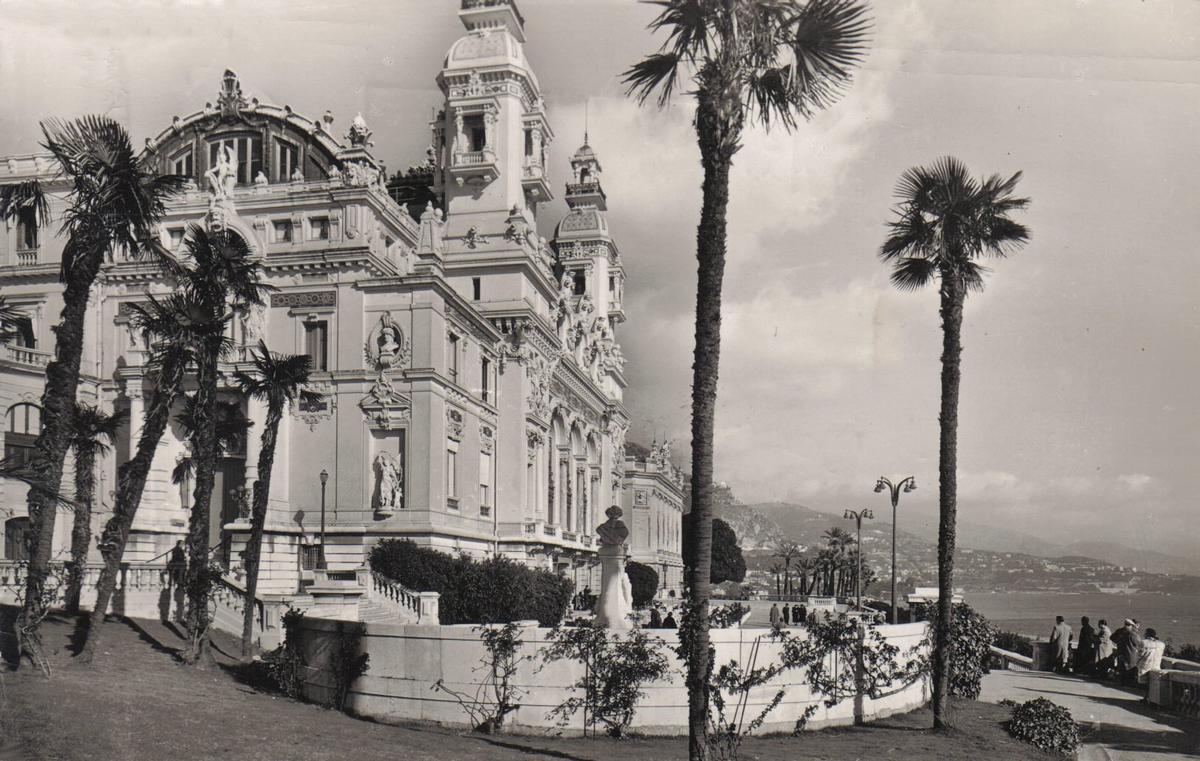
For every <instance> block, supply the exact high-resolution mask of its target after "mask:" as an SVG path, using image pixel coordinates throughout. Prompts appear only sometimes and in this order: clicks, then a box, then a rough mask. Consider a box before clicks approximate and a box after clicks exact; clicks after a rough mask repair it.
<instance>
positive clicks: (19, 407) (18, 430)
mask: <svg viewBox="0 0 1200 761" xmlns="http://www.w3.org/2000/svg"><path fill="white" fill-rule="evenodd" d="M5 417H6V424H5V427H4V459H5V460H7V461H8V462H10V463H12V464H14V465H24V464H25V463H27V462H29V461H30V460H32V459H33V453H34V449H33V443H34V442H35V441H37V437H38V434H40V433H41V432H42V408H41V407H39V406H37V405H36V404H33V403H31V402H19V403H17V404H14V405H13V406H11V407H9V408H8V412H7V413H6V416H5Z"/></svg>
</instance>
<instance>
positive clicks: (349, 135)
mask: <svg viewBox="0 0 1200 761" xmlns="http://www.w3.org/2000/svg"><path fill="white" fill-rule="evenodd" d="M371 135H372V132H371V129H370V128H369V127H367V120H366V119H364V118H363V115H362V111H359V112H358V114H357V115H356V116H355V117H354V120H353V121H351V122H350V129H349V130H347V132H346V139H347V140H349V141H350V145H353V146H355V147H366V148H369V147H371V146H372V145H374V143H372V142H371Z"/></svg>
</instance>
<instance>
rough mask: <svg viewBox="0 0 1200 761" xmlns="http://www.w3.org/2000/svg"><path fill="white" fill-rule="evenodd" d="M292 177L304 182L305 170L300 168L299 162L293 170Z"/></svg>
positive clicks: (295, 180)
mask: <svg viewBox="0 0 1200 761" xmlns="http://www.w3.org/2000/svg"><path fill="white" fill-rule="evenodd" d="M290 179H291V181H292V182H304V170H303V169H301V168H300V165H299V164H297V165H296V168H295V169H293V170H292V176H291V178H290Z"/></svg>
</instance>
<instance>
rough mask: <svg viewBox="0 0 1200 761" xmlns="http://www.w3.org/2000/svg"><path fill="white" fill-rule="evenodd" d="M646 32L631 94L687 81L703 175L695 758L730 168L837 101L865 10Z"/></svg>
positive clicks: (780, 5)
mask: <svg viewBox="0 0 1200 761" xmlns="http://www.w3.org/2000/svg"><path fill="white" fill-rule="evenodd" d="M654 2H655V4H657V5H659V6H661V7H662V9H663V10H662V12H661V13H660V14H659V15H658V16H657V17H656V18H655V19H654V21H652V22H651V24H650V27H651V28H652V29H655V30H664V31H666V32H667V40H666V42H665V43H664V45H663V46H662V48H660V49H659V51H658V52H656V53H652V54H650V55H648V56H646V58H644V59H643V60H641V61H639V62H638V63H636V64H634V65H633V66H632V67H631V68H630V69H629V70H627V71H626V72H625V82H626V84H627V85H628V88H629V93H630V94H631V95H633V96H635V97H636V98H637V100H638V101H639V102H642V103H644V102H645V101H646V100H648V99H649V98H651V97H652V96H653V95H655V94H656V93H657V95H658V98H657V100H658V103H659V105H660V106H661V105H664V104H665V103H666V102H667V101H668V100H669V99H670V97H671V94H672V93H673V92H674V91H675V90H676V87H677V86H678V85H679V82H680V79H681V78H684V77H687V78H690V80H691V83H692V85H693V86H694V89H693V90H692V91H691V92H690V94H691V95H692V96H693V97H694V98H695V100H696V114H695V118H694V121H693V126H694V127H695V130H696V138H697V142H698V144H699V148H700V163H701V165H702V166H703V168H704V182H703V186H702V193H703V204H702V206H701V211H700V224H699V227H698V228H697V231H696V259H697V261H698V268H697V269H698V281H697V287H696V346H695V358H694V363H693V379H692V511H693V514H694V515H695V520H694V521H693V522H692V529H693V531H694V536H695V541H694V542H693V543H692V544H693V546H694V547H695V557H696V564H695V567H693V568H692V569H691V579H690V591H691V602H692V605H691V606H690V608H689V612H690V613H691V614H693V615H694V618H695V619H696V620H695V622H694V624H693V625H692V628H691V631H692V632H693V633H694V636H692V635H689V642H688V650H689V657H688V658H687V664H688V675H687V685H688V706H689V708H688V726H689V732H688V734H689V740H688V755H689V758H690V759H692V761H698V759H702V758H703V757H704V754H705V748H706V732H707V725H708V694H709V692H708V685H707V681H708V672H709V663H708V660H709V653H708V649H709V637H708V599H709V567H710V565H711V563H712V514H713V490H712V486H713V419H714V413H715V409H716V398H717V373H718V369H719V365H720V352H721V286H722V281H723V279H724V274H725V238H726V219H725V216H726V210H727V207H728V204H729V171H730V168H731V167H732V165H733V156H734V154H736V153H737V151H738V150H739V149H740V148H741V146H742V133H743V130H744V128H745V126H746V124H747V122H750V123H755V122H758V123H762V124H764V125H770V124H772V123H775V124H779V125H782V126H783V127H784V128H785V129H789V130H790V129H792V128H794V127H795V126H796V122H797V117H800V118H804V119H807V118H809V117H810V116H812V115H813V114H814V113H815V112H817V111H819V110H821V109H823V108H825V107H826V106H828V105H830V104H832V103H833V102H834V100H836V98H837V96H838V95H839V94H840V92H841V90H842V88H843V87H844V86H845V84H846V83H847V82H848V81H849V79H850V72H851V70H852V69H853V68H854V66H856V65H857V64H858V63H859V61H860V60H861V59H862V57H863V55H864V53H865V49H866V41H867V29H868V22H867V18H866V7H865V5H864V4H863V3H862V2H860V1H859V0H807V2H804V3H799V2H797V1H796V0H654Z"/></svg>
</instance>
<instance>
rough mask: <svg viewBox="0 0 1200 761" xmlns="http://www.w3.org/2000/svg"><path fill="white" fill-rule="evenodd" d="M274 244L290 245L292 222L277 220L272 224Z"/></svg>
mask: <svg viewBox="0 0 1200 761" xmlns="http://www.w3.org/2000/svg"><path fill="white" fill-rule="evenodd" d="M274 228H275V242H276V243H291V242H292V220H290V219H277V220H275V222H274Z"/></svg>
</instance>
